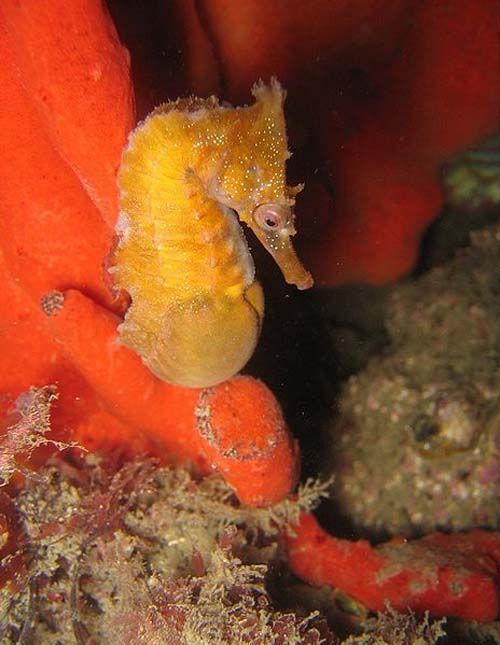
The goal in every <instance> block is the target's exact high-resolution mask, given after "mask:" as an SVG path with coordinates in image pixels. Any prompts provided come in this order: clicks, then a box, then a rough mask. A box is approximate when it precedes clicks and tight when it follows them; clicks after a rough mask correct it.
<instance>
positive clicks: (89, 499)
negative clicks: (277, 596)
mask: <svg viewBox="0 0 500 645" xmlns="http://www.w3.org/2000/svg"><path fill="white" fill-rule="evenodd" d="M93 462H95V459H92V460H91V459H90V458H87V459H86V460H84V461H80V462H74V463H71V461H62V460H61V459H56V460H54V464H53V465H52V466H51V467H49V468H46V469H42V470H41V471H40V472H39V479H38V481H37V482H36V484H35V483H34V482H28V484H27V486H26V488H25V489H24V490H23V491H22V492H21V493H19V494H18V495H17V496H16V497H14V499H13V502H14V504H15V507H16V510H17V512H18V513H19V514H20V517H21V519H22V530H23V533H24V540H23V542H22V543H23V544H24V547H25V549H26V553H27V554H29V558H28V559H27V563H26V571H25V572H24V573H23V575H22V576H18V589H17V590H16V591H15V592H14V593H10V592H8V591H7V590H6V589H5V588H4V590H3V591H1V592H0V599H1V601H2V620H1V621H0V622H1V630H2V637H3V639H4V640H5V639H7V640H5V642H13V641H14V640H16V639H17V638H19V637H21V638H29V639H30V640H31V641H32V642H49V641H53V640H54V639H57V640H58V642H65V643H66V642H68V643H73V642H81V641H82V640H87V639H89V638H90V639H95V640H97V641H99V642H101V641H102V642H109V643H120V642H124V640H130V641H131V642H148V643H162V642H178V643H187V644H191V643H207V644H209V643H220V642H231V643H233V642H234V643H244V642H248V641H249V640H255V641H256V642H257V643H267V642H297V643H319V642H322V643H325V642H332V643H333V635H332V634H331V632H330V631H329V630H328V628H327V627H326V624H325V622H324V620H322V619H321V618H320V617H319V616H317V615H310V616H306V615H302V616H301V615H299V614H294V613H292V612H291V611H280V610H277V609H276V608H275V607H274V606H273V603H272V599H271V597H270V595H269V591H268V578H269V576H271V569H269V564H270V563H273V562H277V559H278V556H279V544H278V536H279V532H280V529H281V528H283V527H284V526H286V525H288V523H289V522H290V520H292V519H293V518H294V517H296V516H297V515H298V514H299V513H300V512H301V511H304V510H306V509H308V508H310V506H311V503H312V501H313V498H314V497H315V494H314V492H313V489H314V487H311V486H309V487H308V489H307V490H306V491H304V493H302V492H301V491H299V493H298V500H297V502H295V503H294V504H291V503H290V502H284V503H282V504H280V505H277V506H276V507H274V508H273V509H272V511H271V513H268V512H267V511H266V510H264V509H256V510H251V509H249V508H245V507H240V506H239V505H238V504H236V503H235V501H234V497H233V495H232V492H231V490H230V489H229V488H228V487H227V485H225V484H224V482H223V481H222V479H221V478H220V477H218V476H211V477H207V478H205V479H203V480H201V481H196V480H194V479H193V478H192V477H191V476H190V475H189V473H188V472H187V471H186V470H183V469H174V468H169V469H167V468H157V467H156V466H155V465H154V464H152V463H150V462H142V463H141V462H130V463H128V464H127V465H126V466H125V467H124V468H122V469H121V470H118V471H112V470H111V471H110V470H109V469H107V468H106V467H105V465H104V464H99V463H93ZM317 490H318V493H321V488H319V489H317ZM274 639H276V640H274Z"/></svg>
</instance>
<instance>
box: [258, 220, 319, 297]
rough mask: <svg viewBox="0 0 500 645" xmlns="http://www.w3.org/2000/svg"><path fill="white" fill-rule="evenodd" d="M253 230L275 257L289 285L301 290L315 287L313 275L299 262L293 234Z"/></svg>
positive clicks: (283, 230) (284, 230)
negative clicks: (292, 237) (293, 242)
mask: <svg viewBox="0 0 500 645" xmlns="http://www.w3.org/2000/svg"><path fill="white" fill-rule="evenodd" d="M252 230H253V232H254V233H255V235H256V236H257V238H258V239H259V241H260V242H261V244H262V245H263V246H264V248H265V249H266V250H267V251H268V252H269V253H270V254H271V255H272V256H273V258H274V260H275V262H276V264H277V265H278V266H279V268H280V269H281V273H282V274H283V277H284V278H285V280H286V282H287V283H288V284H294V285H295V286H296V287H297V289H300V290H303V289H309V288H310V287H312V286H313V284H314V280H313V277H312V275H311V274H310V273H309V271H307V269H306V268H305V267H304V265H303V264H302V262H301V261H300V260H299V258H298V257H297V254H296V252H295V249H294V248H293V244H292V239H291V236H292V234H293V233H291V232H290V231H289V230H287V229H282V230H280V231H265V230H262V229H261V228H258V227H252Z"/></svg>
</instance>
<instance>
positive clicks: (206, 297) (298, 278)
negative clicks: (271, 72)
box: [110, 79, 312, 387]
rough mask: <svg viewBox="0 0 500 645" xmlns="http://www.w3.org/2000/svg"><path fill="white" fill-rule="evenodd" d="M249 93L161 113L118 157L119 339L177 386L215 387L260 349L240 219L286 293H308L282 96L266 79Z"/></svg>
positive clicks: (257, 297)
mask: <svg viewBox="0 0 500 645" xmlns="http://www.w3.org/2000/svg"><path fill="white" fill-rule="evenodd" d="M252 94H253V96H254V98H255V102H254V103H253V104H252V105H250V106H246V107H237V108H233V107H229V106H226V105H225V104H224V105H221V104H220V103H219V101H218V100H217V99H216V98H215V97H211V98H209V99H197V98H190V99H178V100H177V101H172V102H168V103H164V104H162V105H160V106H159V107H158V108H156V109H155V110H154V111H153V112H152V113H151V115H150V116H149V117H147V118H146V119H145V120H144V121H143V122H142V123H141V124H139V125H138V126H137V128H136V129H135V130H134V131H133V132H132V134H131V135H130V137H129V141H128V144H127V146H126V148H125V150H124V153H123V158H122V163H121V167H120V169H119V173H118V185H119V189H120V216H119V220H118V224H117V234H118V241H117V245H116V249H115V251H114V254H113V260H112V264H113V266H112V267H111V269H110V270H111V271H112V273H113V280H114V283H115V285H116V287H117V288H118V289H123V290H125V291H126V292H128V293H129V295H130V297H131V305H130V307H129V309H128V311H127V313H126V315H125V318H124V321H123V323H122V324H121V325H120V326H119V337H120V341H121V342H122V343H123V344H125V345H127V346H128V347H130V348H132V349H133V350H134V351H135V352H136V353H138V354H139V355H140V356H141V358H142V360H143V362H144V363H145V364H146V365H147V366H148V367H149V369H150V370H151V371H152V372H153V373H154V374H156V375H157V376H158V377H159V378H161V379H163V380H165V381H168V382H171V383H174V384H179V385H183V386H187V387H210V386H212V385H215V384H217V383H219V382H222V381H224V380H226V379H228V378H230V377H231V376H233V375H234V374H236V373H237V372H239V371H240V370H241V369H242V368H243V367H244V365H245V364H246V363H247V361H248V359H249V358H250V357H251V355H252V353H253V351H254V349H255V346H256V344H257V341H258V338H259V334H260V330H261V326H262V319H263V315H264V296H263V292H262V288H261V286H260V283H259V282H258V281H257V280H256V277H255V267H254V263H253V260H252V256H251V255H250V252H249V249H248V245H247V242H246V240H245V237H244V234H243V232H242V229H241V227H240V224H239V221H240V222H244V223H245V224H246V225H248V226H249V228H250V229H251V230H252V231H253V232H254V234H255V235H256V237H257V238H258V239H259V240H260V242H261V243H262V244H263V245H264V246H265V248H266V249H267V250H268V251H269V252H270V253H271V255H272V256H273V257H274V258H275V260H276V262H277V263H278V265H279V267H280V268H281V271H282V273H283V275H284V278H285V280H286V281H287V282H288V283H291V284H295V285H296V286H297V287H298V288H299V289H307V288H308V287H310V286H311V285H312V278H311V275H310V274H309V273H308V272H307V271H306V270H305V269H304V267H303V266H302V264H301V263H300V261H299V260H298V258H297V256H296V254H295V251H294V249H293V246H292V243H291V237H292V236H293V235H294V234H295V227H294V214H293V206H294V203H295V196H296V194H297V193H298V192H299V191H300V190H301V189H302V186H297V187H289V186H287V184H286V176H285V170H286V169H285V166H286V160H287V159H288V158H289V156H290V153H289V152H288V147H287V137H286V127H285V119H284V114H283V102H284V98H285V93H284V90H283V89H282V88H281V86H280V84H279V83H278V81H277V80H275V79H273V80H272V81H271V82H270V84H269V85H266V84H264V83H263V82H259V83H257V84H256V85H255V86H254V88H253V89H252ZM238 218H239V221H238Z"/></svg>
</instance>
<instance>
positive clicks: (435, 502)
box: [327, 227, 500, 536]
mask: <svg viewBox="0 0 500 645" xmlns="http://www.w3.org/2000/svg"><path fill="white" fill-rule="evenodd" d="M499 263H500V229H498V228H497V227H493V228H489V229H485V230H484V231H480V232H475V233H474V234H473V235H472V245H471V246H470V247H469V248H467V249H464V250H461V251H460V253H459V254H458V255H457V256H456V258H455V259H453V260H452V261H450V262H449V263H447V264H445V265H443V266H440V267H437V268H435V269H433V270H431V271H429V272H428V273H426V274H424V275H423V276H422V277H420V278H418V279H417V280H414V281H412V282H408V283H406V284H402V285H401V286H398V287H395V288H394V289H393V291H392V294H391V297H390V299H389V305H388V310H387V315H386V328H387V331H388V334H389V344H388V346H387V347H386V348H385V351H384V353H383V354H382V355H379V356H375V357H374V358H372V359H371V361H370V362H369V364H368V365H367V367H366V368H365V369H364V370H363V371H361V372H360V373H358V374H356V375H355V376H353V377H351V378H350V379H349V381H348V382H347V383H346V384H345V386H344V388H343V390H342V392H341V394H340V398H339V402H338V412H337V414H336V416H335V418H334V419H333V421H332V423H331V427H330V430H329V432H330V437H331V442H330V448H329V457H328V458H327V459H328V464H327V471H328V472H333V473H335V477H336V479H335V487H334V489H333V497H334V499H335V501H336V504H337V506H338V509H339V510H340V512H341V514H342V515H343V516H344V517H345V518H347V520H348V521H349V523H350V524H351V525H353V526H354V527H356V529H357V530H360V531H362V532H364V533H368V534H370V535H374V534H382V535H387V534H388V533H389V534H392V535H400V534H402V535H405V536H412V535H420V534H422V533H426V532H429V531H432V530H435V529H436V528H438V529H445V530H463V529H468V528H474V527H477V526H481V527H489V528H499V526H500V497H499V494H500V492H499V487H498V483H499V476H500V462H499V458H498V443H499V440H500V439H499V435H498V423H499V422H498V420H499V414H500V408H499V406H500V398H499V395H498V392H499V384H500V372H499V367H498V366H499V363H498V356H499V355H500V334H499V327H498V318H499V316H500V309H499V302H498V280H499V270H498V266H499Z"/></svg>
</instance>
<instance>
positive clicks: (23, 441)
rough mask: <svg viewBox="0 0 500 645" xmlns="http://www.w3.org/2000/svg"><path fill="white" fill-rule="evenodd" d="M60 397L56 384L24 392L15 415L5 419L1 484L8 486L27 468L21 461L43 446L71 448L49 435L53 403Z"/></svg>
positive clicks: (0, 451) (0, 456)
mask: <svg viewBox="0 0 500 645" xmlns="http://www.w3.org/2000/svg"><path fill="white" fill-rule="evenodd" d="M56 399H57V391H56V388H55V387H51V386H47V387H44V388H41V389H36V388H32V389H31V390H29V391H28V392H25V393H23V394H21V395H20V396H19V397H18V398H17V400H16V402H15V406H14V409H13V410H12V412H11V414H10V415H9V416H8V417H6V418H5V419H3V428H2V433H1V435H0V486H5V485H6V484H8V482H9V481H10V479H11V477H12V476H13V475H14V473H15V472H21V471H23V470H24V467H23V465H22V461H21V460H23V459H24V460H26V459H29V457H30V456H31V454H32V453H33V451H34V450H36V449H37V448H39V447H40V446H44V445H47V444H52V445H54V446H56V447H57V448H59V449H62V448H66V447H70V446H69V444H63V443H62V442H59V441H54V440H53V439H49V438H48V437H47V433H48V432H49V431H50V406H51V405H52V403H53V402H54V401H55V400H56Z"/></svg>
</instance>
